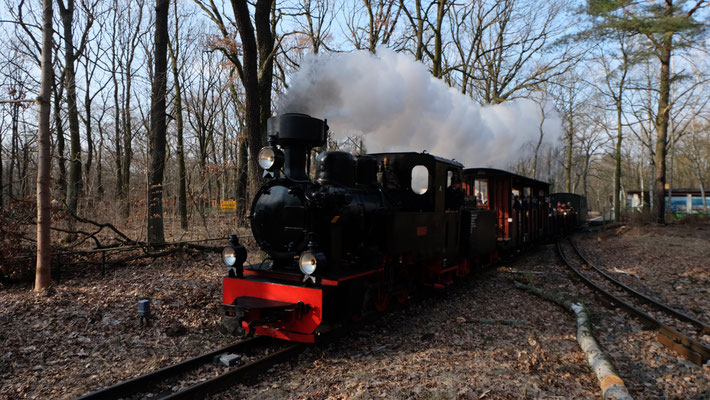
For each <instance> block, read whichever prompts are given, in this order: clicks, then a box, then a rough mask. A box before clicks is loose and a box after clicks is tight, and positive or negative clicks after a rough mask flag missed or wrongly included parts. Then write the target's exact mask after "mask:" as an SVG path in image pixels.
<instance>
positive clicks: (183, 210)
mask: <svg viewBox="0 0 710 400" xmlns="http://www.w3.org/2000/svg"><path fill="white" fill-rule="evenodd" d="M176 7H177V5H176ZM176 33H177V32H176ZM175 42H176V47H177V40H175ZM168 44H169V43H168ZM171 54H172V55H171V58H172V71H173V80H174V85H175V128H176V130H177V161H178V203H179V204H178V208H179V212H180V227H181V228H182V229H183V230H187V228H188V224H187V172H186V170H185V147H184V146H185V145H184V138H183V130H184V126H185V125H184V124H185V122H184V121H183V119H182V88H181V87H180V74H179V72H178V66H177V56H178V54H177V49H176V51H175V53H172V52H171Z"/></svg>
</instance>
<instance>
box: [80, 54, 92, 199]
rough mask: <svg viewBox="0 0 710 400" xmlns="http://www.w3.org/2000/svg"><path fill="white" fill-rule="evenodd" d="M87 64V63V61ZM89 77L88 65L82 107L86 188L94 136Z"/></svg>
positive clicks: (89, 173)
mask: <svg viewBox="0 0 710 400" xmlns="http://www.w3.org/2000/svg"><path fill="white" fill-rule="evenodd" d="M87 65H88V63H87ZM90 79H91V78H90V77H89V72H88V67H87V72H86V94H85V96H84V108H85V114H86V115H84V117H83V120H84V129H85V130H86V164H85V165H84V175H85V176H84V181H85V182H87V184H86V188H88V187H89V184H88V182H89V176H90V175H91V164H92V162H93V158H94V138H93V135H92V132H91V96H90V95H89V85H90V84H91V82H90ZM89 190H90V189H87V193H85V194H87V195H88V194H90V193H88V191H89Z"/></svg>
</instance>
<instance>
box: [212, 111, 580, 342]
mask: <svg viewBox="0 0 710 400" xmlns="http://www.w3.org/2000/svg"><path fill="white" fill-rule="evenodd" d="M267 130H268V132H267V133H268V138H269V145H268V146H266V147H264V148H263V149H262V150H261V151H260V152H259V155H258V162H259V166H260V167H261V168H263V169H264V171H265V176H267V178H268V179H267V180H266V182H265V183H264V184H263V185H262V186H261V188H260V189H259V190H258V192H257V193H256V195H255V197H254V200H253V202H252V205H251V211H250V216H249V218H250V220H251V228H252V232H253V234H254V238H255V240H256V242H257V244H258V245H259V248H260V249H261V250H262V251H263V252H264V253H265V254H266V255H267V257H266V258H265V259H264V260H263V261H262V262H260V263H258V264H251V265H245V261H246V259H247V250H246V248H245V247H244V246H243V245H242V244H240V243H239V241H238V238H237V236H236V235H232V236H231V237H230V243H229V246H227V247H226V248H225V249H224V251H223V252H222V258H223V261H224V262H225V264H226V265H227V275H226V276H225V277H224V278H223V282H222V287H223V294H222V305H221V306H220V313H221V315H222V324H223V326H224V328H226V330H227V331H229V332H231V333H234V334H257V335H266V336H272V337H276V338H280V339H285V340H291V341H297V342H314V341H315V340H316V339H317V337H318V336H319V335H321V334H322V333H324V332H325V331H327V330H329V329H331V328H333V327H335V326H338V325H340V324H342V323H344V322H347V321H349V320H352V319H357V318H359V317H361V316H362V315H365V314H367V313H369V312H373V311H384V310H385V309H386V308H387V307H388V305H389V304H390V303H391V302H394V301H397V302H402V301H405V300H406V299H407V298H408V297H409V295H410V294H411V293H412V292H413V291H415V290H417V289H418V288H420V287H422V286H428V287H432V288H434V289H439V290H441V289H444V288H446V286H448V285H450V284H451V283H452V282H453V280H454V278H456V277H457V276H462V275H466V274H468V273H469V272H470V271H471V269H472V268H474V267H476V266H478V265H483V264H488V263H490V262H492V261H494V260H496V259H497V258H498V257H499V254H500V252H501V251H516V250H518V249H520V248H522V247H523V246H525V245H527V244H528V243H532V242H534V241H536V240H539V239H541V238H543V237H545V236H547V235H550V234H553V233H555V232H557V231H559V230H560V229H564V227H565V226H566V225H565V223H564V222H563V221H560V220H559V219H560V217H559V216H558V213H552V212H548V211H551V210H550V208H549V186H548V185H547V184H546V183H544V182H540V181H535V180H532V179H529V178H525V177H522V176H518V175H514V174H510V173H507V172H505V171H500V170H493V169H464V167H463V165H462V164H460V163H458V162H456V161H454V160H447V159H444V158H441V157H437V156H434V155H431V154H427V153H425V152H423V153H414V152H405V153H378V154H368V155H362V156H353V155H351V154H349V153H346V152H342V151H324V152H321V153H320V154H318V155H317V157H315V176H314V177H313V179H311V178H310V177H309V174H308V172H307V171H309V170H311V168H310V167H311V165H310V164H311V157H310V154H311V150H312V149H313V148H316V147H321V146H324V145H325V143H326V140H327V136H328V125H327V123H326V121H324V120H320V119H317V118H313V117H310V116H308V115H305V114H283V115H280V116H275V117H272V118H270V119H269V120H268V125H267ZM516 193H517V194H516ZM526 196H527V197H526ZM521 199H523V201H521ZM553 214H554V216H553Z"/></svg>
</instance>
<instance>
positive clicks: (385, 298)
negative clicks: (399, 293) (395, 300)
mask: <svg viewBox="0 0 710 400" xmlns="http://www.w3.org/2000/svg"><path fill="white" fill-rule="evenodd" d="M391 298H392V296H391V295H390V294H389V293H388V292H387V291H386V290H384V289H382V288H379V289H377V294H376V296H375V310H377V311H379V312H384V311H385V310H387V307H388V306H389V305H390V299H391Z"/></svg>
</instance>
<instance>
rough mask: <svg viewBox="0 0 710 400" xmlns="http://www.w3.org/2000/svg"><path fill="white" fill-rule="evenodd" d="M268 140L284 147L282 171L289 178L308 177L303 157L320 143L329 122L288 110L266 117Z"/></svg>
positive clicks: (304, 178) (323, 142) (322, 143)
mask: <svg viewBox="0 0 710 400" xmlns="http://www.w3.org/2000/svg"><path fill="white" fill-rule="evenodd" d="M266 127H267V134H268V135H269V141H270V142H273V143H275V144H276V145H278V146H280V147H281V148H282V149H283V151H284V158H285V160H284V174H285V175H286V177H288V178H289V179H293V180H298V181H305V180H308V174H307V172H306V157H307V154H308V152H309V151H311V149H312V148H314V147H318V146H323V145H325V143H326V139H327V137H328V124H327V123H326V121H324V120H320V119H318V118H313V117H311V116H310V115H306V114H297V113H288V114H282V115H278V116H275V117H271V118H269V120H268V121H267V124H266Z"/></svg>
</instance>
